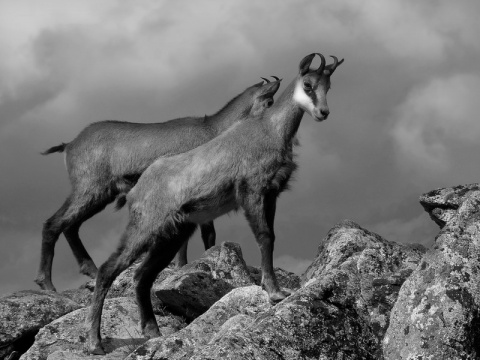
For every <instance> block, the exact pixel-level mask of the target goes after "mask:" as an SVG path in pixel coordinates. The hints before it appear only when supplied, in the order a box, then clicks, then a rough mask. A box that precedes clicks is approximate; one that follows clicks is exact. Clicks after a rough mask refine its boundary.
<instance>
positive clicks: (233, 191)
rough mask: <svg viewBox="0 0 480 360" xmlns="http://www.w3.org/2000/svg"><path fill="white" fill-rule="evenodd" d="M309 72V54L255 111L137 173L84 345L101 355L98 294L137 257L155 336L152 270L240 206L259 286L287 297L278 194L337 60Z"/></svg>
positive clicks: (147, 329)
mask: <svg viewBox="0 0 480 360" xmlns="http://www.w3.org/2000/svg"><path fill="white" fill-rule="evenodd" d="M319 56H320V59H321V64H320V67H319V68H318V69H316V70H310V68H309V67H310V64H311V62H312V60H313V58H314V57H315V54H311V55H308V56H307V57H305V58H304V59H303V60H302V61H301V62H300V71H299V74H298V75H297V77H296V78H295V79H294V80H293V81H292V83H291V84H290V85H288V87H287V88H286V90H285V91H284V92H283V94H282V95H281V96H280V97H279V99H278V100H277V101H275V103H274V104H273V106H272V107H271V108H270V109H267V110H266V111H265V113H264V114H263V116H257V117H255V116H250V117H249V118H247V119H245V120H244V121H242V122H236V123H235V124H234V125H233V126H232V127H230V128H229V129H228V130H227V131H225V132H223V133H222V134H221V135H219V136H218V137H216V138H214V139H213V140H211V141H210V142H208V143H206V144H204V145H201V146H199V147H198V148H196V149H193V150H190V151H188V152H186V153H183V154H179V155H175V156H171V157H162V158H159V159H158V160H156V161H155V162H154V163H153V164H152V165H150V166H149V167H148V169H147V170H145V172H144V173H143V174H142V176H141V177H140V179H139V180H138V182H137V184H136V185H135V187H134V188H133V189H132V190H131V191H130V192H129V193H128V194H127V203H128V208H129V222H128V225H127V228H126V230H125V232H124V233H123V235H122V237H121V239H120V244H119V246H118V248H117V250H116V251H115V252H114V253H113V254H112V255H111V256H110V257H109V258H108V260H107V261H106V262H105V263H104V264H103V265H102V266H101V267H100V269H99V273H98V276H97V282H96V285H95V291H94V295H93V300H92V307H91V309H90V313H89V316H88V319H87V327H89V334H88V335H89V339H88V350H89V351H90V352H91V353H93V354H103V353H104V350H103V348H102V344H101V337H100V322H101V315H102V308H103V303H104V299H105V296H106V294H107V291H108V289H109V287H110V286H111V284H112V282H113V281H114V279H115V278H116V277H117V276H118V274H120V272H122V271H123V270H124V269H126V268H127V267H128V266H130V265H131V264H132V263H133V262H134V261H135V260H136V259H137V258H138V257H139V256H140V255H141V254H143V253H146V256H145V258H144V259H143V262H142V263H141V264H140V266H139V267H138V269H137V271H136V273H135V277H134V278H135V281H136V298H137V303H138V306H139V310H140V327H141V330H142V333H143V334H144V336H146V337H147V338H152V337H157V336H159V335H160V332H159V329H158V325H157V322H156V320H155V317H154V314H153V310H152V304H151V300H150V289H151V287H152V284H153V282H154V280H155V278H156V277H157V275H158V273H159V272H160V271H161V270H162V269H164V268H165V267H166V266H167V265H168V264H169V263H170V261H171V260H172V258H173V257H174V256H175V253H176V252H177V251H178V249H179V248H180V247H181V246H182V244H183V243H184V242H185V241H187V240H188V238H189V237H190V236H191V234H192V233H193V232H194V230H195V228H196V226H197V224H204V223H207V222H209V221H212V220H213V219H215V218H217V217H218V216H221V215H223V214H225V213H228V212H230V211H232V210H237V209H239V208H242V209H243V210H244V212H245V215H246V218H247V220H248V222H249V224H250V227H251V229H252V231H253V233H254V235H255V238H256V240H257V242H258V245H259V248H260V252H261V268H262V285H263V286H264V288H265V290H266V291H267V292H268V294H269V297H270V300H271V301H272V302H277V301H280V300H282V299H284V298H285V297H286V296H288V295H289V293H288V292H286V291H283V290H282V289H280V287H279V285H278V282H277V279H276V277H275V274H274V272H273V243H274V239H275V235H274V228H273V224H274V217H275V208H276V200H277V197H278V195H279V194H280V193H281V192H282V191H283V190H284V189H285V188H286V186H287V182H288V180H289V179H290V176H291V174H292V172H293V171H294V169H295V167H296V165H295V163H294V162H293V154H292V141H293V139H294V136H295V134H296V132H297V129H298V127H299V125H300V121H301V119H302V116H303V114H304V112H305V111H306V112H308V113H309V114H310V115H311V116H312V117H313V118H314V119H316V120H318V121H322V120H325V119H326V118H327V117H328V114H329V109H328V106H327V100H326V94H327V91H328V89H329V87H330V75H331V74H332V73H333V72H334V71H335V68H336V67H337V66H338V65H339V64H341V63H342V62H343V60H342V61H338V60H337V58H335V57H333V58H334V62H333V64H330V65H328V66H326V64H325V58H324V57H323V56H322V55H321V54H319Z"/></svg>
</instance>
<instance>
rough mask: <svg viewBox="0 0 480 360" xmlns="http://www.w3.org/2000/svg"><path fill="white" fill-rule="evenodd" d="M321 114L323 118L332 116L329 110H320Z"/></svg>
mask: <svg viewBox="0 0 480 360" xmlns="http://www.w3.org/2000/svg"><path fill="white" fill-rule="evenodd" d="M320 113H321V114H322V115H323V116H328V114H330V110H328V109H321V110H320Z"/></svg>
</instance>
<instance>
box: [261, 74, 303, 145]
mask: <svg viewBox="0 0 480 360" xmlns="http://www.w3.org/2000/svg"><path fill="white" fill-rule="evenodd" d="M295 84H296V81H295V80H293V81H292V82H291V83H290V84H289V85H288V86H287V88H286V89H285V91H284V92H283V93H282V94H281V95H280V97H279V98H278V100H276V101H275V104H274V105H273V106H272V108H271V110H270V114H271V115H270V116H269V121H270V122H271V125H272V127H273V128H274V131H275V132H276V134H277V135H278V137H279V138H280V139H281V140H282V141H283V142H284V144H290V143H291V142H292V140H293V138H294V137H295V135H296V133H297V130H298V127H299V126H300V122H301V121H302V117H303V113H304V112H305V111H304V110H303V109H302V108H300V107H299V106H298V105H297V104H296V103H295V101H294V99H293V94H294V91H295Z"/></svg>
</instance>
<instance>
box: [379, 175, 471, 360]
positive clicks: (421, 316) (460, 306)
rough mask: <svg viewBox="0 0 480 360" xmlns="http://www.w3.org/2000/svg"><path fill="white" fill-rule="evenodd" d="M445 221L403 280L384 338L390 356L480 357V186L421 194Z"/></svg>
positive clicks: (435, 215)
mask: <svg viewBox="0 0 480 360" xmlns="http://www.w3.org/2000/svg"><path fill="white" fill-rule="evenodd" d="M421 202H422V205H423V206H424V207H425V209H426V210H427V211H428V212H429V214H430V216H431V217H432V219H434V220H435V222H436V223H437V224H439V225H440V226H441V227H442V230H441V231H440V233H439V235H438V236H437V237H436V240H435V246H434V248H433V249H431V250H429V251H428V252H427V254H425V256H424V257H423V259H422V261H421V263H420V265H419V266H418V267H417V268H416V270H415V271H414V272H413V273H412V275H411V276H410V277H409V278H408V279H407V281H405V283H404V284H403V286H402V288H401V291H400V294H399V297H398V300H397V303H396V304H395V306H394V308H393V310H392V313H391V319H390V327H389V329H388V331H387V333H386V335H385V339H384V344H383V346H384V354H385V357H386V359H412V360H413V359H415V360H420V359H478V358H480V307H479V306H480V187H479V186H478V184H473V185H466V186H457V187H454V188H447V189H439V190H434V191H432V192H430V193H427V194H425V195H423V196H422V197H421Z"/></svg>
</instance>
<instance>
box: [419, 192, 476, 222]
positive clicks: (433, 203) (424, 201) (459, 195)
mask: <svg viewBox="0 0 480 360" xmlns="http://www.w3.org/2000/svg"><path fill="white" fill-rule="evenodd" d="M476 190H480V184H469V185H459V186H454V187H450V188H442V189H436V190H432V191H430V192H428V193H426V194H423V195H422V196H420V204H421V205H422V206H423V208H424V209H425V211H426V212H427V213H428V214H429V215H430V217H431V218H432V220H433V221H434V222H435V223H436V224H437V225H438V226H440V228H443V227H444V226H445V224H446V223H447V222H449V221H450V220H451V219H452V218H453V217H454V216H456V214H457V210H458V208H459V206H460V205H461V204H462V203H463V202H464V201H465V199H466V198H467V197H468V196H469V194H470V193H471V192H472V191H476Z"/></svg>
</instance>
